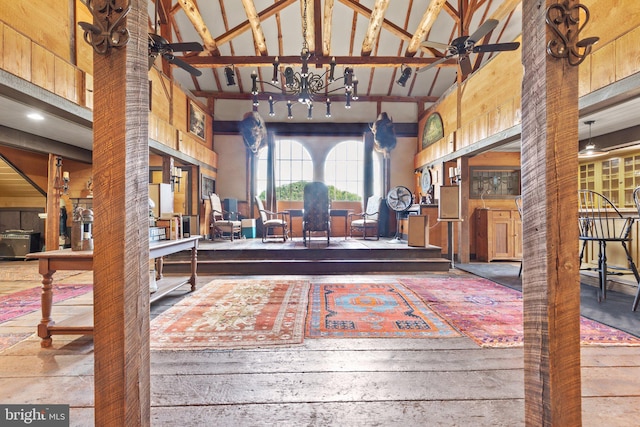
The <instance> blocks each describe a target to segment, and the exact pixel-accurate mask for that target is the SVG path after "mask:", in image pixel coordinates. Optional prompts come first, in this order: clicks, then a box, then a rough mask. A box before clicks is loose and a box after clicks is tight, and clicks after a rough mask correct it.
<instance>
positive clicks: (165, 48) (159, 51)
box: [149, 0, 204, 77]
mask: <svg viewBox="0 0 640 427" xmlns="http://www.w3.org/2000/svg"><path fill="white" fill-rule="evenodd" d="M159 3H161V1H160V0H155V2H154V15H155V16H154V18H155V20H154V22H155V32H154V33H149V70H150V69H151V67H152V66H153V63H154V62H155V60H156V58H157V57H158V56H162V57H163V58H164V59H166V60H167V61H169V63H170V64H174V65H177V66H178V67H180V68H182V69H183V70H185V71H187V72H188V73H190V74H192V75H194V76H196V77H197V76H200V75H202V71H200V70H198V69H197V68H195V67H192V66H191V65H190V64H187V63H186V62H184V61H183V60H181V59H180V58H176V57H175V55H174V54H173V53H174V52H202V51H203V50H204V48H203V47H202V45H201V44H200V43H198V42H186V43H169V42H168V41H167V39H165V38H164V37H162V36H160V35H159V34H158V27H159V26H160V24H161V23H165V22H160V21H161V20H160V15H159V13H158V4H159Z"/></svg>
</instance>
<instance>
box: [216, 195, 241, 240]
mask: <svg viewBox="0 0 640 427" xmlns="http://www.w3.org/2000/svg"><path fill="white" fill-rule="evenodd" d="M209 199H210V200H211V223H210V225H209V227H210V228H211V239H212V240H215V238H216V236H218V237H220V238H224V237H225V233H227V234H228V235H229V238H230V239H231V241H233V239H234V237H235V235H236V234H237V235H238V237H240V235H241V233H242V222H241V221H238V220H232V219H225V218H224V216H225V215H228V214H230V212H227V211H225V210H223V209H222V203H220V197H219V196H218V195H217V194H215V193H211V194H210V195H209Z"/></svg>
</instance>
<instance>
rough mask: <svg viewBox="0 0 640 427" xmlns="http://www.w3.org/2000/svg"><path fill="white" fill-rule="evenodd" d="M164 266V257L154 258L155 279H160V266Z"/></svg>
mask: <svg viewBox="0 0 640 427" xmlns="http://www.w3.org/2000/svg"><path fill="white" fill-rule="evenodd" d="M163 267H164V258H163V257H158V258H156V279H157V280H160V279H162V268H163Z"/></svg>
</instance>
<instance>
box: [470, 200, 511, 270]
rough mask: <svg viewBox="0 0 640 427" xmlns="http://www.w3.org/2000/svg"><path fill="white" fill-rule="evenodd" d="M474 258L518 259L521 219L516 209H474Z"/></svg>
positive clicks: (485, 259)
mask: <svg viewBox="0 0 640 427" xmlns="http://www.w3.org/2000/svg"><path fill="white" fill-rule="evenodd" d="M475 218H476V259H477V260H478V261H486V262H488V261H493V260H520V259H521V258H522V221H521V220H520V214H519V213H518V210H517V209H513V210H511V209H484V208H483V209H476V211H475Z"/></svg>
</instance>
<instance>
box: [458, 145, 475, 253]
mask: <svg viewBox="0 0 640 427" xmlns="http://www.w3.org/2000/svg"><path fill="white" fill-rule="evenodd" d="M457 167H458V170H460V173H461V176H462V181H460V182H459V183H458V185H459V186H460V212H461V213H462V215H465V216H464V217H463V218H462V221H460V222H459V223H458V261H459V262H461V263H463V264H465V263H468V262H469V261H470V260H471V221H472V220H473V212H469V188H470V187H471V178H470V174H469V157H466V156H464V157H459V158H458V166H457Z"/></svg>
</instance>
